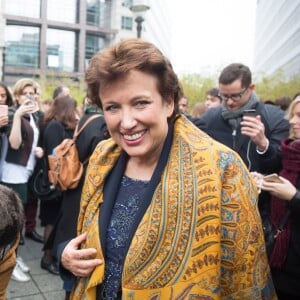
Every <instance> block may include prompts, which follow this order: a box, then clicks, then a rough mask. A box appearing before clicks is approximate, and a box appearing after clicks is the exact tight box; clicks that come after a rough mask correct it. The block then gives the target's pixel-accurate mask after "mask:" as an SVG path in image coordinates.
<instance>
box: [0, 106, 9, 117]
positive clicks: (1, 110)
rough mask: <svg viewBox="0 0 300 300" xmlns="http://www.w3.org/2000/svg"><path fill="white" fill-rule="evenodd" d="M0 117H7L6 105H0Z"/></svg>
mask: <svg viewBox="0 0 300 300" xmlns="http://www.w3.org/2000/svg"><path fill="white" fill-rule="evenodd" d="M0 115H1V116H7V115H8V105H5V104H0Z"/></svg>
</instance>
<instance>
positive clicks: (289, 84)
mask: <svg viewBox="0 0 300 300" xmlns="http://www.w3.org/2000/svg"><path fill="white" fill-rule="evenodd" d="M255 91H256V93H257V94H258V95H259V97H260V98H261V99H262V100H272V101H275V100H276V99H277V98H279V97H282V96H288V97H290V98H291V99H292V98H293V97H294V95H295V94H296V93H299V92H300V75H295V76H293V77H290V78H287V77H286V76H285V75H284V73H283V72H282V71H281V70H279V71H277V72H275V73H274V74H273V75H271V76H266V75H260V76H259V81H257V83H256V84H255Z"/></svg>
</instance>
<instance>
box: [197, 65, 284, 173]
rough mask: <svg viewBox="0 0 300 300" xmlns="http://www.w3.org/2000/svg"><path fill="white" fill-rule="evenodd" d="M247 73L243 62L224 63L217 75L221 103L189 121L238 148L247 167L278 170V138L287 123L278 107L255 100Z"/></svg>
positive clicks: (250, 79) (215, 137)
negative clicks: (251, 111)
mask: <svg viewBox="0 0 300 300" xmlns="http://www.w3.org/2000/svg"><path fill="white" fill-rule="evenodd" d="M251 77H252V76H251V71H250V69H249V68H248V67H247V66H245V65H242V64H239V63H234V64H231V65H229V66H227V67H226V68H225V69H224V70H223V71H222V72H221V75H220V77H219V90H220V96H221V98H222V100H223V103H222V105H221V106H219V107H217V108H212V109H210V110H208V111H207V112H206V113H205V114H204V115H203V116H201V118H199V119H194V120H193V122H194V123H195V124H196V126H198V127H199V128H200V129H202V130H203V131H205V132H207V133H208V134H209V135H210V136H211V137H213V138H214V139H216V140H217V141H219V142H221V143H223V144H225V145H227V146H228V147H230V148H231V149H233V150H235V151H236V152H238V153H239V155H240V156H241V158H242V159H243V161H244V162H245V164H246V165H247V167H248V169H249V170H250V171H258V172H260V173H263V174H269V173H272V172H278V171H279V169H280V161H281V153H280V142H281V141H282V140H283V139H284V138H286V137H287V136H288V134H289V124H288V122H287V120H286V119H285V118H284V113H283V112H282V111H281V110H280V109H278V108H277V107H275V106H274V105H268V104H266V105H265V104H263V103H262V102H261V101H260V100H259V98H258V97H257V95H256V94H255V92H254V84H253V83H252V78H251ZM249 109H251V110H255V111H253V113H254V114H253V115H249V113H248V114H247V110H249ZM245 111H246V112H245Z"/></svg>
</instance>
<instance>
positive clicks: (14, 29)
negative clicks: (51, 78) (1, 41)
mask: <svg viewBox="0 0 300 300" xmlns="http://www.w3.org/2000/svg"><path fill="white" fill-rule="evenodd" d="M5 36H6V39H5V45H6V48H7V49H6V57H5V65H6V66H14V67H21V68H39V65H40V64H39V62H40V29H39V28H37V27H31V26H19V25H7V27H6V35H5Z"/></svg>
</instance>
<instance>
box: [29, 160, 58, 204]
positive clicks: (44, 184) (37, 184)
mask: <svg viewBox="0 0 300 300" xmlns="http://www.w3.org/2000/svg"><path fill="white" fill-rule="evenodd" d="M30 186H31V190H32V193H33V195H34V196H36V197H37V198H39V199H40V200H41V201H58V200H59V199H60V197H61V196H62V192H61V191H60V190H59V189H57V188H56V187H55V185H54V184H52V183H51V182H50V181H49V178H48V165H47V161H46V159H45V158H42V159H41V160H40V161H39V164H38V166H37V168H36V169H35V172H34V173H33V175H32V177H31V179H30Z"/></svg>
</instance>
